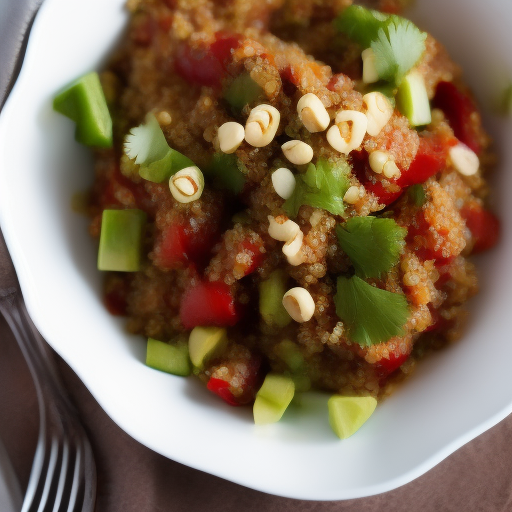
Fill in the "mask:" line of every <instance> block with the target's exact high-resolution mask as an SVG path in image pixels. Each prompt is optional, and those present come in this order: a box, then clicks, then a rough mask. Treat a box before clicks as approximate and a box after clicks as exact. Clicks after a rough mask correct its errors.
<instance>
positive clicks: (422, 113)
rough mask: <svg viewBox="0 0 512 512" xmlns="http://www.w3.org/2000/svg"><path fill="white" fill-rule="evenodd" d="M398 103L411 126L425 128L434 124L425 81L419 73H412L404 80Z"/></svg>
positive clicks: (399, 89)
mask: <svg viewBox="0 0 512 512" xmlns="http://www.w3.org/2000/svg"><path fill="white" fill-rule="evenodd" d="M397 103H398V108H399V109H400V112H402V114H403V115H404V116H406V117H407V118H408V119H409V122H410V123H411V126H424V125H427V124H430V123H431V122H432V113H431V110H430V102H429V99H428V94H427V88H426V86H425V80H424V79H423V76H422V75H420V73H418V72H417V71H411V72H410V73H409V74H408V75H407V76H406V77H405V78H404V81H403V82H402V83H401V85H400V87H399V88H398V95H397Z"/></svg>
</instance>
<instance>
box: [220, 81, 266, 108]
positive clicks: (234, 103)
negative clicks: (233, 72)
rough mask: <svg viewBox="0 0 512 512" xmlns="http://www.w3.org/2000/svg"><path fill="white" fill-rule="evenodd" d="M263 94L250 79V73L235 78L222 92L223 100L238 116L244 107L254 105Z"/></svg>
mask: <svg viewBox="0 0 512 512" xmlns="http://www.w3.org/2000/svg"><path fill="white" fill-rule="evenodd" d="M262 94H263V89H262V88H261V87H260V86H259V85H258V84H257V83H256V82H255V81H254V80H253V79H252V78H251V75H250V73H247V72H246V73H242V74H241V75H239V76H237V77H236V78H235V79H234V80H233V81H232V82H231V84H230V85H229V87H228V88H227V89H226V90H225V91H224V99H225V100H226V101H227V102H228V103H229V105H230V106H231V108H232V109H233V110H234V111H235V113H237V114H239V113H240V112H241V111H242V109H243V108H244V107H245V105H250V104H252V103H254V102H255V101H256V100H257V99H258V98H259V97H260V96H261V95H262Z"/></svg>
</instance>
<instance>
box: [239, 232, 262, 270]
mask: <svg viewBox="0 0 512 512" xmlns="http://www.w3.org/2000/svg"><path fill="white" fill-rule="evenodd" d="M240 245H241V251H240V252H245V251H247V252H249V253H251V254H252V257H251V263H250V264H249V265H246V266H245V268H244V276H248V275H249V274H252V273H253V272H256V270H257V269H258V267H259V266H260V265H261V264H262V263H263V259H264V255H263V254H262V253H261V252H260V246H259V245H258V244H255V243H253V242H251V241H250V240H245V241H244V242H242V243H241V244H240Z"/></svg>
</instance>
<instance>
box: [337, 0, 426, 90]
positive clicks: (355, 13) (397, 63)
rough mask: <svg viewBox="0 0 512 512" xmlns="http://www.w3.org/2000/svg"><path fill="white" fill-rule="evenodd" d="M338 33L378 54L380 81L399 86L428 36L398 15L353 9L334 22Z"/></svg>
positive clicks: (418, 58) (420, 53)
mask: <svg viewBox="0 0 512 512" xmlns="http://www.w3.org/2000/svg"><path fill="white" fill-rule="evenodd" d="M334 25H335V27H336V29H337V30H338V31H340V32H342V33H344V34H346V35H347V36H348V37H349V38H350V39H352V40H353V41H355V42H356V43H358V44H360V45H361V46H362V47H363V48H370V47H371V48H372V49H373V51H374V53H375V62H376V66H377V72H378V74H379V78H380V79H381V80H385V81H387V82H391V83H393V84H395V85H396V86H398V85H400V83H401V81H402V79H403V78H404V76H405V75H406V74H407V73H408V72H409V71H410V70H411V69H412V68H413V67H414V66H415V65H416V63H417V62H418V61H419V60H420V58H421V56H422V55H423V52H424V51H425V39H426V38H427V34H426V32H422V31H420V29H419V28H418V27H416V25H414V24H413V23H412V22H411V21H409V20H406V19H405V18H402V17H401V16H397V15H395V14H383V13H381V12H379V11H375V10H372V9H366V8H364V7H361V6H357V5H352V6H350V7H348V8H347V9H345V10H344V11H343V12H342V13H341V14H340V15H339V16H338V18H337V19H336V20H335V22H334Z"/></svg>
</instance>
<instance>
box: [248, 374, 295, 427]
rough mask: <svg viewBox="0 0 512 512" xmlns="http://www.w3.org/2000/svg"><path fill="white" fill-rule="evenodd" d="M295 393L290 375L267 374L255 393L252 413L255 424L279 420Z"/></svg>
mask: <svg viewBox="0 0 512 512" xmlns="http://www.w3.org/2000/svg"><path fill="white" fill-rule="evenodd" d="M294 394H295V383H294V382H293V379H292V378H290V377H286V376H284V375H273V374H269V375H267V376H266V377H265V380H264V382H263V385H262V386H261V388H260V390H259V391H258V393H257V394H256V400H255V402H254V407H253V414H254V423H256V425H265V424H267V423H275V422H276V421H279V420H280V419H281V417H282V416H283V414H284V411H286V408H287V407H288V405H290V402H291V401H292V399H293V395H294Z"/></svg>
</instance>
